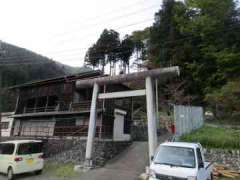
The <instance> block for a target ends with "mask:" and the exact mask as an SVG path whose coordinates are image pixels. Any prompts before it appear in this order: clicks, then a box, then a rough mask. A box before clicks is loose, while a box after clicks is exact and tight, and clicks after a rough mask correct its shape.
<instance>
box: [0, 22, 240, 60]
mask: <svg viewBox="0 0 240 180" xmlns="http://www.w3.org/2000/svg"><path fill="white" fill-rule="evenodd" d="M130 25H133V24H130ZM235 28H240V27H239V26H237V27H235V26H232V27H230V28H226V29H224V30H218V31H214V32H209V33H208V34H213V33H217V32H224V31H232V30H234V29H235ZM199 37H202V36H201V35H198V36H195V35H191V36H188V37H184V38H179V39H175V40H169V41H165V42H164V44H168V43H172V42H178V41H182V40H187V39H189V40H191V39H192V40H194V39H197V38H199ZM116 49H120V47H119V48H115V49H114V50H116ZM38 56H40V57H42V58H46V60H48V61H52V62H47V63H54V62H55V61H53V60H50V59H49V58H47V57H45V56H42V55H38V54H37V55H31V56H28V55H27V56H8V57H5V58H0V63H3V62H4V63H6V62H7V63H8V61H7V59H14V58H24V60H18V61H15V62H19V63H21V62H23V61H26V60H27V59H29V60H30V58H31V59H33V58H39V57H38ZM96 58H98V57H96Z"/></svg>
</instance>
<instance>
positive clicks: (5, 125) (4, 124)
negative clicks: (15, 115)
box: [0, 122, 9, 129]
mask: <svg viewBox="0 0 240 180" xmlns="http://www.w3.org/2000/svg"><path fill="white" fill-rule="evenodd" d="M0 125H1V129H8V126H9V122H2V123H1V124H0Z"/></svg>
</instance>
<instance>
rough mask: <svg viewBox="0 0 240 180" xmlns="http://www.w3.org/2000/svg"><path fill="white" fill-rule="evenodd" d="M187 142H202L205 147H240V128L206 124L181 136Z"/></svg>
mask: <svg viewBox="0 0 240 180" xmlns="http://www.w3.org/2000/svg"><path fill="white" fill-rule="evenodd" d="M180 139H181V140H182V141H187V142H200V143H201V144H202V145H203V146H204V147H208V148H222V149H239V148H240V130H234V129H225V128H215V127H209V126H204V127H202V128H201V129H199V130H196V131H194V132H192V133H190V134H187V135H184V136H182V137H181V138H180Z"/></svg>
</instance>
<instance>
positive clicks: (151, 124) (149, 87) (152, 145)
mask: <svg viewBox="0 0 240 180" xmlns="http://www.w3.org/2000/svg"><path fill="white" fill-rule="evenodd" d="M146 100H147V119H148V143H149V158H150V163H151V158H152V157H153V156H154V153H155V149H156V147H157V139H156V137H157V128H156V116H155V110H154V109H155V107H154V104H155V102H154V91H153V83H152V78H151V77H147V78H146Z"/></svg>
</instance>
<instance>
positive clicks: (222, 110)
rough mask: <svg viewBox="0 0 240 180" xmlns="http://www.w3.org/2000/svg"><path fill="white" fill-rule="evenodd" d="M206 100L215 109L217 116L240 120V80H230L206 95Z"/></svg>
mask: <svg viewBox="0 0 240 180" xmlns="http://www.w3.org/2000/svg"><path fill="white" fill-rule="evenodd" d="M205 100H206V101H207V102H208V103H209V105H210V106H211V107H212V109H214V113H215V116H216V117H217V118H228V119H229V120H230V119H232V120H236V121H238V122H240V121H239V120H240V119H239V118H240V113H239V112H240V81H239V80H238V81H230V82H228V83H227V84H226V85H224V86H223V87H222V88H221V89H219V90H215V91H214V92H212V93H209V94H207V95H206V98H205Z"/></svg>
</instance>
